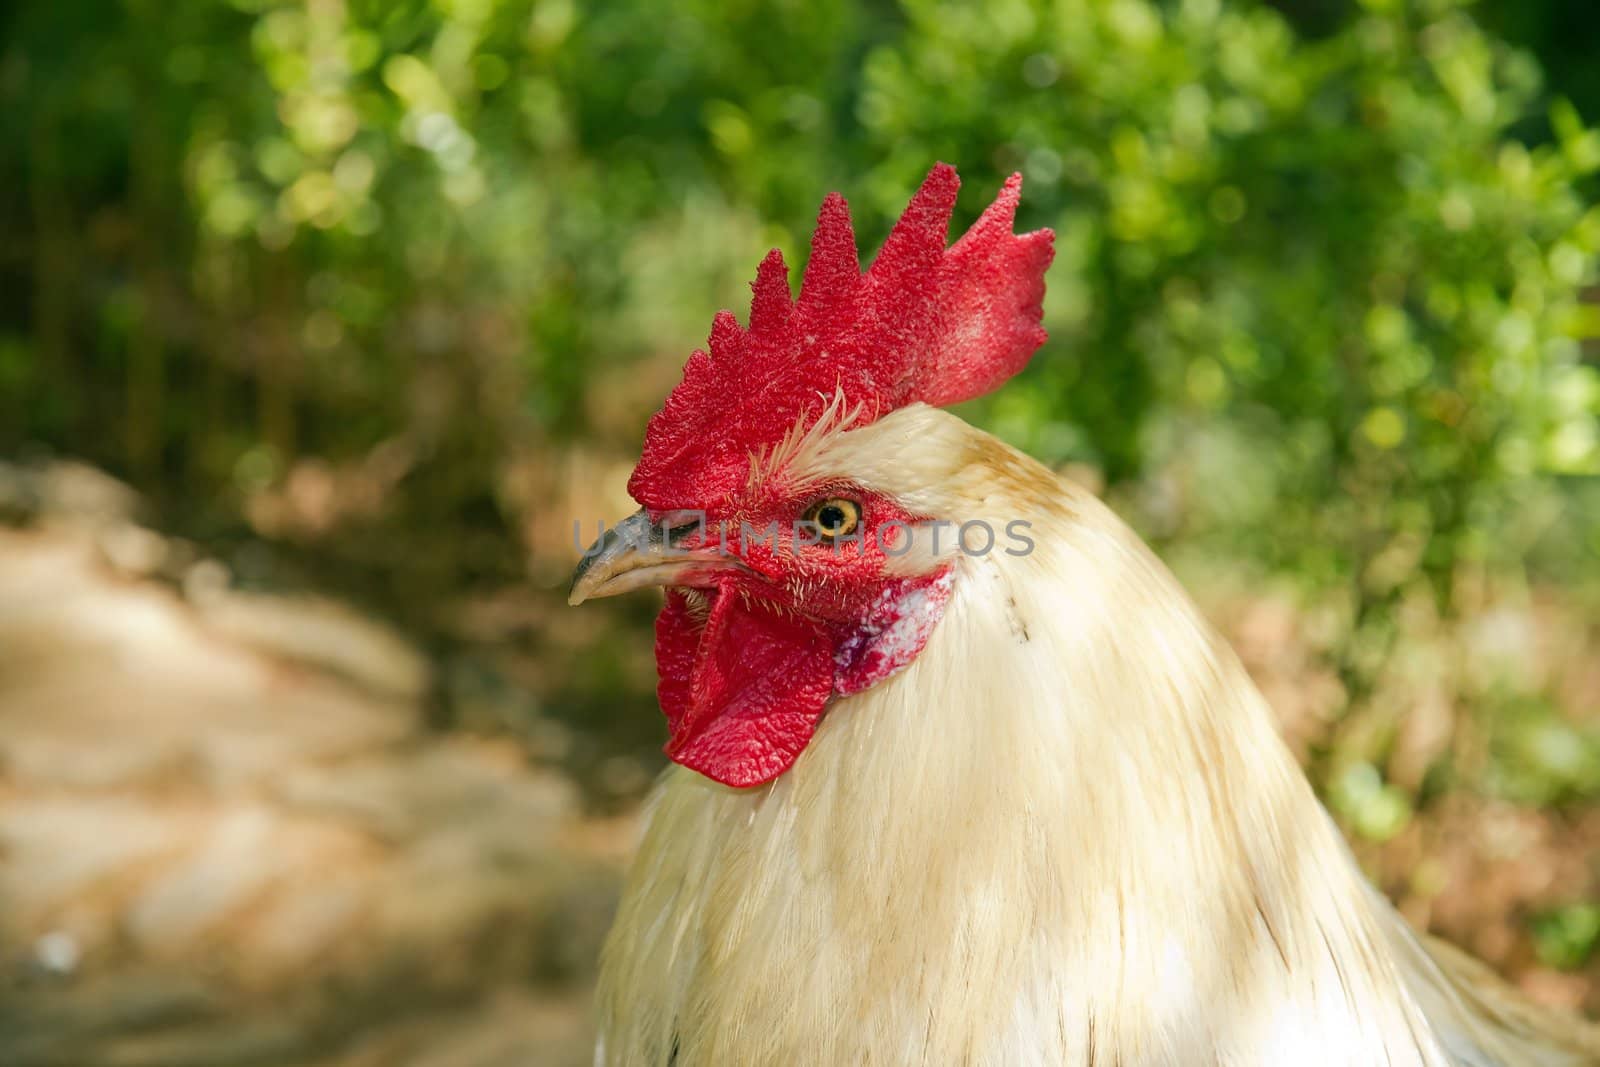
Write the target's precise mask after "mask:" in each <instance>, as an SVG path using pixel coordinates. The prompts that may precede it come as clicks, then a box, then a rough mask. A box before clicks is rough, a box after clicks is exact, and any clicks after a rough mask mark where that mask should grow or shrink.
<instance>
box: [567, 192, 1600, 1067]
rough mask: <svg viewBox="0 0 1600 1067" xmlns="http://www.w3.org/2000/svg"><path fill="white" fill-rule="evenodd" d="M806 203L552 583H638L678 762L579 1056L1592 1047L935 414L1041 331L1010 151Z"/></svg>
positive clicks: (1092, 543) (1078, 497) (1191, 649)
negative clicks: (1474, 955) (1457, 945)
mask: <svg viewBox="0 0 1600 1067" xmlns="http://www.w3.org/2000/svg"><path fill="white" fill-rule="evenodd" d="M958 185H959V182H958V179H957V177H956V173H955V171H954V170H953V169H952V168H950V167H948V166H945V165H942V164H941V165H939V166H937V167H935V168H934V169H933V171H932V172H931V173H930V174H929V176H928V178H927V179H926V181H925V182H924V183H923V185H922V187H921V189H920V190H919V191H918V192H917V193H916V195H915V196H914V197H913V199H912V200H911V203H910V205H909V206H908V207H907V209H906V211H905V213H904V215H903V216H902V217H901V218H900V220H899V222H898V223H897V224H896V225H895V226H894V228H893V230H892V231H891V233H890V234H889V236H888V238H887V240H886V241H885V243H884V245H883V247H882V249H881V251H880V252H879V254H878V256H877V258H876V260H875V261H874V262H873V264H872V266H871V268H870V269H869V270H868V271H866V272H865V273H863V272H862V270H861V268H860V265H859V263H858V260H857V253H856V244H855V236H854V233H853V231H852V228H851V223H850V216H849V211H848V208H847V206H846V204H845V201H844V200H843V199H842V198H841V197H840V196H839V195H838V194H833V195H831V196H829V197H828V198H827V199H826V200H825V201H824V202H823V205H822V209H821V212H820V215H819V219H818V223H817V227H816V231H815V234H814V236H813V237H812V241H811V256H810V259H809V261H808V263H807V265H806V269H805V273H804V276H803V279H802V283H801V287H800V295H799V298H798V299H795V298H794V297H793V296H792V295H791V291H790V288H789V281H788V274H787V268H786V267H785V266H784V262H783V259H782V257H781V255H780V254H779V253H778V252H777V251H774V252H772V253H771V254H770V255H769V256H768V257H767V258H766V260H765V261H764V262H763V263H762V264H761V266H760V268H759V270H758V272H757V275H756V280H755V282H754V285H753V289H754V298H753V301H752V305H751V311H750V320H749V326H748V328H746V327H741V326H740V325H739V323H738V321H737V320H736V319H735V318H734V317H733V315H732V314H730V313H728V312H722V313H720V314H719V315H718V316H717V317H716V319H715V321H714V323H713V326H712V330H711V337H710V344H709V349H710V350H709V352H706V351H696V352H695V353H694V354H693V355H692V356H691V357H690V358H689V361H688V363H687V365H686V366H685V368H684V373H683V379H682V382H681V383H680V384H679V385H678V386H677V388H676V389H674V390H673V392H672V393H671V395H670V396H668V398H667V400H666V403H665V405H664V406H663V407H662V409H661V410H660V411H659V412H658V413H657V414H656V415H655V416H654V417H652V418H651V420H650V422H649V425H648V428H647V430H646V433H645V443H644V449H643V454H642V457H641V459H640V461H639V464H638V466H637V468H636V469H635V471H634V473H633V476H632V478H631V480H630V481H629V484H628V488H629V492H630V493H631V495H632V496H633V497H634V498H635V500H637V501H638V502H639V503H640V504H641V505H642V507H641V509H640V511H639V512H637V513H636V514H635V515H634V516H633V517H631V518H629V519H627V520H626V521H624V522H623V523H621V524H620V525H619V526H618V527H616V528H614V529H612V530H610V531H609V532H607V533H606V534H605V535H604V536H603V537H602V539H601V540H600V541H599V542H597V543H596V545H595V546H594V547H593V548H592V549H590V551H589V552H588V553H586V555H585V558H584V559H583V561H582V562H581V563H580V565H579V568H578V571H577V573H576V575H575V577H574V582H573V589H572V593H571V597H570V599H571V602H572V603H574V604H576V603H579V602H581V601H583V600H584V599H586V598H590V597H598V596H606V595H611V594H615V593H621V592H624V591H627V590H632V589H637V588H641V587H644V586H664V587H665V588H666V603H665V606H664V607H663V609H662V611H661V614H660V616H659V618H658V620H657V623H656V658H657V664H658V668H659V673H660V684H659V689H658V697H659V701H660V704H661V708H662V710H663V712H664V713H665V715H666V718H667V726H668V731H669V735H670V739H669V741H668V743H667V746H666V751H667V754H668V755H669V756H670V757H671V759H672V761H673V762H674V764H676V765H675V766H672V767H669V768H668V770H667V772H666V773H665V774H664V775H663V777H662V779H661V781H660V782H659V784H658V785H657V787H656V789H655V791H654V793H653V795H652V797H651V799H650V801H649V803H648V807H647V814H646V817H645V824H644V826H645V828H644V832H643V839H642V842H641V844H640V847H639V851H638V855H637V858H636V860H635V861H634V864H633V867H632V870H631V873H630V874H629V876H628V879H627V883H626V888H625V890H624V894H623V898H622V902H621V906H620V910H619V914H618V916H617V919H616V922H615V925H614V927H613V929H612V932H611V934H610V937H609V939H608V941H607V943H606V947H605V950H604V953H603V959H602V967H601V978H600V985H599V992H598V1010H599V1015H600V1042H599V1048H598V1051H597V1063H599V1064H601V1065H603V1067H666V1065H671V1064H676V1065H678V1067H698V1065H713V1067H720V1065H730V1067H763V1065H781V1067H792V1065H797V1064H828V1065H835V1064H840V1065H842V1064H850V1065H856V1064H862V1065H872V1067H897V1065H901V1064H926V1065H933V1067H949V1065H960V1064H970V1065H995V1067H1026V1065H1041V1067H1042V1065H1051V1067H1060V1065H1096V1064H1098V1065H1102V1067H1109V1065H1121V1067H1147V1065H1171V1067H1202V1065H1209V1064H1219V1065H1228V1067H1245V1065H1251V1067H1254V1065H1264V1067H1311V1065H1321V1064H1326V1065H1335V1064H1337V1065H1367V1064H1388V1065H1393V1067H1400V1065H1411V1064H1426V1065H1430V1067H1431V1065H1440V1067H1443V1065H1453V1067H1489V1065H1499V1067H1556V1065H1563V1067H1566V1065H1576V1064H1596V1063H1600V1040H1597V1037H1596V1035H1595V1033H1594V1032H1592V1031H1591V1030H1590V1029H1588V1028H1587V1027H1586V1026H1585V1025H1584V1024H1582V1023H1580V1022H1578V1021H1576V1020H1571V1019H1567V1018H1564V1017H1560V1016H1557V1015H1556V1014H1554V1013H1550V1012H1546V1011H1544V1010H1542V1009H1539V1008H1537V1007H1535V1006H1533V1005H1532V1004H1530V1003H1527V1002H1525V1001H1522V1000H1520V999H1518V998H1517V997H1516V996H1515V995H1514V994H1513V993H1512V992H1511V991H1510V989H1509V988H1508V987H1506V986H1503V985H1501V984H1499V983H1498V981H1497V980H1496V979H1494V978H1493V976H1492V975H1491V974H1490V973H1489V972H1488V971H1487V969H1486V968H1483V967H1482V965H1481V964H1477V963H1476V962H1475V961H1472V960H1471V959H1469V958H1467V957H1465V956H1464V955H1461V954H1459V953H1457V952H1455V951H1454V950H1451V949H1449V948H1447V947H1446V946H1443V945H1439V944H1435V943H1433V942H1431V941H1428V940H1426V939H1424V938H1421V937H1419V936H1418V935H1416V934H1414V933H1413V932H1412V931H1411V930H1410V929H1408V928H1407V926H1406V925H1405V923H1404V922H1403V921H1402V920H1401V918H1400V917H1399V916H1398V914H1397V913H1396V912H1395V911H1394V910H1393V909H1392V908H1391V907H1390V905H1389V904H1388V902H1387V901H1386V900H1385V899H1384V898H1383V897H1382V896H1381V895H1380V894H1378V893H1377V892H1376V891H1375V890H1374V889H1372V888H1371V887H1370V886H1369V885H1368V883H1367V882H1366V881H1365V880H1364V878H1363V876H1362V874H1361V872H1360V870H1359V868H1358V867H1357V864H1356V862H1355V861H1354V859H1353V857H1352V856H1351V854H1350V852H1349V850H1348V849H1347V847H1346V845H1345V844H1344V842H1343V840H1342V839H1341V837H1340V836H1339V833H1338V831H1337V829H1336V828H1335V826H1334V824H1333V823H1332V821H1331V820H1330V819H1329V817H1328V816H1327V814H1326V813H1325V812H1324V810H1323V809H1322V807H1321V806H1320V805H1319V803H1318V802H1317V799H1316V797H1315V796H1314V794H1313V793H1312V790H1311V788H1310V786H1309V785H1308V783H1307V781H1306V779H1305V777H1304V776H1303V774H1302V773H1301V771H1300V769H1299V767H1298V766H1297V765H1296V763H1295V761H1294V759H1293V758H1292V756H1291V754H1290V752H1289V750H1288V748H1287V747H1286V746H1285V744H1284V743H1283V741H1282V740H1281V739H1280V737H1279V735H1278V733H1277V731H1276V728H1275V724H1274V719H1273V717H1272V714H1271V712H1270V710H1269V709H1268V707H1267V706H1266V704H1265V702H1264V701H1263V699H1262V697H1261V695H1260V694H1259V693H1258V692H1257V690H1256V688H1255V686H1254V685H1253V684H1252V683H1251V681H1250V679H1249V677H1248V676H1247V675H1246V673H1245V671H1244V669H1243V668H1242V666H1241V665H1240V662H1239V660H1238V659H1237V658H1236V656H1235V655H1234V653H1233V652H1232V651H1231V650H1230V649H1229V648H1228V646H1227V645H1226V644H1225V643H1224V642H1223V640H1222V639H1221V638H1219V637H1218V635H1217V634H1216V633H1215V632H1214V631H1213V630H1212V629H1211V627H1210V626H1209V625H1207V623H1206V622H1205V621H1204V619H1203V618H1202V617H1201V615H1200V613H1199V612H1198V610H1197V609H1196V608H1195V606H1194V605H1193V604H1192V603H1191V602H1190V601H1189V599H1188V598H1187V597H1186V596H1185V594H1184V593H1183V591H1182V590H1181V589H1180V587H1179V586H1178V584H1177V583H1176V581H1175V580H1174V578H1173V577H1172V575H1171V574H1170V573H1169V572H1168V571H1167V570H1166V568H1165V567H1164V566H1163V565H1162V564H1161V563H1160V562H1159V561H1158V560H1157V559H1156V558H1155V556H1154V555H1153V554H1152V553H1151V552H1150V551H1149V550H1148V549H1147V548H1146V547H1145V546H1144V544H1143V543H1142V542H1141V541H1140V540H1139V539H1138V537H1136V536H1135V535H1134V534H1133V533H1132V532H1131V531H1130V530H1129V529H1128V527H1127V526H1125V525H1124V524H1123V523H1122V522H1120V521H1119V520H1118V519H1117V518H1116V517H1115V516H1114V515H1113V514H1112V513H1111V512H1110V511H1109V510H1107V509H1106V508H1105V507H1104V506H1103V505H1102V504H1101V503H1100V502H1099V501H1098V500H1096V499H1095V498H1094V497H1093V496H1092V495H1091V494H1089V493H1087V492H1085V491H1083V490H1081V489H1079V488H1077V487H1075V486H1073V485H1072V484H1071V483H1069V482H1066V481H1064V480H1062V479H1061V478H1059V477H1057V476H1056V475H1055V474H1053V473H1052V472H1051V471H1049V470H1048V469H1046V468H1045V467H1043V466H1042V465H1040V464H1039V463H1037V462H1035V461H1034V460H1032V459H1030V458H1029V457H1027V456H1026V455H1023V454H1022V453H1020V452H1017V451H1016V450H1014V449H1012V448H1010V447H1008V446H1007V445H1005V444H1003V443H1001V442H1000V441H998V440H996V439H995V438H993V437H991V436H989V435H988V434H985V433H982V432H980V431H978V430H975V429H973V428H972V427H970V426H968V425H967V424H966V423H964V422H963V421H961V420H960V419H958V418H956V417H955V416H953V415H950V414H948V413H946V412H943V411H941V410H940V407H941V406H943V405H947V404H951V403H955V402H957V401H961V400H966V399H969V398H972V397H976V396H979V395H982V394H984V393H987V392H989V391H991V390H993V389H995V388H996V387H998V386H999V385H1000V384H1001V383H1003V382H1004V381H1005V380H1006V379H1008V378H1010V377H1011V376H1012V375H1014V374H1016V373H1017V372H1018V371H1019V370H1021V369H1022V367H1023V365H1024V364H1025V363H1026V362H1027V360H1028V359H1029V357H1030V356H1031V355H1032V353H1033V352H1034V351H1035V350H1036V349H1037V348H1038V347H1039V345H1040V344H1041V343H1042V342H1043V340H1044V336H1045V335H1044V331H1043V329H1042V328H1041V326H1040V318H1041V301H1042V299H1043V295H1044V273H1045V269H1046V268H1047V267H1048V265H1049V263H1050V260H1051V255H1052V243H1051V242H1052V235H1051V233H1050V232H1049V231H1048V230H1040V231H1037V232H1034V233H1027V234H1022V235H1017V234H1015V233H1013V230H1012V224H1013V218H1014V214H1015V211H1016V207H1017V203H1018V199H1019V197H1020V195H1021V178H1020V176H1016V175H1014V176H1012V178H1011V179H1010V180H1009V181H1007V182H1006V183H1005V186H1004V188H1003V189H1002V191H1001V192H1000V194H999V196H998V197H997V198H996V200H995V201H994V202H993V204H992V205H991V206H990V207H989V208H988V209H987V210H986V211H985V212H984V213H983V215H982V216H981V217H980V218H979V219H978V221H977V222H976V223H975V224H974V225H973V226H972V228H971V229H970V230H969V231H968V232H967V233H966V234H965V236H963V237H962V238H961V239H960V240H958V241H957V242H956V243H955V244H954V245H950V246H948V247H947V243H948V229H949V221H950V216H951V212H952V210H953V207H954V204H955V199H956V190H957V187H958Z"/></svg>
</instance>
